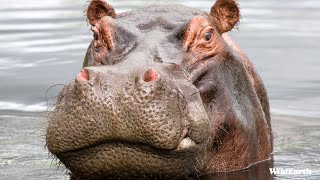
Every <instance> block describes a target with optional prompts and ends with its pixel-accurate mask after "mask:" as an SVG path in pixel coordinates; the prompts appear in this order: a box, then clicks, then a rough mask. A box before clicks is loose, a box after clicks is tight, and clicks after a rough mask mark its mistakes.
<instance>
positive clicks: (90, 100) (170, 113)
mask: <svg viewBox="0 0 320 180" xmlns="http://www.w3.org/2000/svg"><path fill="white" fill-rule="evenodd" d="M171 79H172V78H169V77H168V76H166V75H165V74H164V73H162V72H161V70H159V71H158V70H154V69H152V70H148V69H145V70H144V72H140V71H139V72H138V73H136V72H135V73H132V74H129V75H128V74H126V75H123V74H117V73H107V74H106V73H105V71H104V70H103V69H100V70H99V68H91V69H90V68H86V70H84V71H82V72H81V73H80V74H79V75H78V77H77V80H76V82H75V83H74V84H71V85H70V86H69V87H68V88H66V89H65V90H63V92H62V93H61V97H60V98H59V101H58V103H57V106H56V109H55V111H54V112H53V113H52V115H51V116H50V119H49V127H48V131H47V146H48V149H49V150H50V152H52V153H53V154H54V155H56V156H57V157H58V158H59V159H60V160H61V161H62V162H63V163H64V164H65V165H66V167H67V168H68V169H70V170H71V172H72V173H73V174H74V175H78V176H81V177H86V178H90V177H95V178H96V177H105V176H115V177H116V176H119V174H122V175H123V176H126V177H127V176H129V177H135V176H141V175H145V176H168V177H172V176H184V175H187V174H190V173H192V172H195V171H196V169H200V168H201V167H202V166H203V164H202V159H203V156H204V154H205V153H204V152H205V149H206V145H207V142H208V137H209V131H210V125H209V121H208V117H207V115H206V112H205V110H204V108H203V106H202V100H201V97H200V95H199V93H198V91H197V89H196V88H195V87H194V86H193V85H190V84H188V82H185V81H183V80H177V81H176V82H173V81H172V80H171ZM181 94H183V95H181ZM190 97H191V98H190ZM122 175H121V176H122Z"/></svg>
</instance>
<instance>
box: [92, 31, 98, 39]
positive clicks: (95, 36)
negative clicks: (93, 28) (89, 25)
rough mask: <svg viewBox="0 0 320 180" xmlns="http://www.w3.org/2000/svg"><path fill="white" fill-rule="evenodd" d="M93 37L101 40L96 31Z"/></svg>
mask: <svg viewBox="0 0 320 180" xmlns="http://www.w3.org/2000/svg"><path fill="white" fill-rule="evenodd" d="M93 38H94V40H96V41H98V40H99V36H98V34H97V33H95V32H94V33H93Z"/></svg>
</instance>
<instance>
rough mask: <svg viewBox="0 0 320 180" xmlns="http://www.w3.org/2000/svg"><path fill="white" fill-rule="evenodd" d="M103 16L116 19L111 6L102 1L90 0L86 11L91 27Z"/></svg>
mask: <svg viewBox="0 0 320 180" xmlns="http://www.w3.org/2000/svg"><path fill="white" fill-rule="evenodd" d="M104 16H110V17H112V18H116V12H115V10H114V9H113V7H112V6H110V5H109V4H108V3H106V2H105V1H104V0H91V1H90V4H89V6H88V10H87V18H88V21H89V23H90V24H91V25H93V26H94V25H95V24H96V23H97V21H99V20H100V19H101V18H103V17H104Z"/></svg>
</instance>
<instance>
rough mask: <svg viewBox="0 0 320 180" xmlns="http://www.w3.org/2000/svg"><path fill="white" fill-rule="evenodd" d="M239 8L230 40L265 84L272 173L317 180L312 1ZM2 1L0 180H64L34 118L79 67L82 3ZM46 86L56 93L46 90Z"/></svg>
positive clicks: (318, 96) (250, 3)
mask: <svg viewBox="0 0 320 180" xmlns="http://www.w3.org/2000/svg"><path fill="white" fill-rule="evenodd" d="M108 2H109V3H110V4H111V5H112V6H113V7H114V8H115V10H116V12H117V13H121V12H124V11H128V10H132V9H137V8H140V7H144V6H147V5H151V4H174V3H176V4H183V5H186V6H190V7H195V8H200V9H202V10H205V11H207V12H209V10H210V9H211V7H212V5H213V4H214V2H215V1H214V0H211V1H209V0H183V1H182V0H167V1H166V0H148V1H143V0H130V1H129V0H117V1H116V0H109V1H108ZM238 2H239V4H240V7H241V14H242V19H241V23H240V24H239V26H238V30H237V29H235V30H233V31H232V32H231V33H230V35H231V36H232V37H233V38H234V39H235V40H236V42H237V43H238V44H239V45H240V47H241V48H242V49H243V51H244V52H245V53H246V54H247V55H248V56H249V57H250V59H251V61H252V62H253V63H254V65H255V67H256V69H257V70H258V72H259V73H260V75H261V77H262V79H263V80H264V82H265V85H266V87H267V90H268V93H269V97H270V103H271V112H272V115H273V124H274V129H275V137H276V138H278V139H276V147H275V162H276V166H277V167H292V166H293V165H294V166H295V167H301V168H310V169H312V170H314V172H315V174H316V175H315V176H313V178H315V179H317V178H318V179H319V178H320V175H319V174H318V173H319V172H320V168H319V164H320V155H319V154H320V153H319V150H318V149H320V145H319V144H320V143H319V140H318V139H320V133H319V130H320V60H319V59H320V51H319V49H320V43H319V42H320V20H319V19H320V1H319V0H268V1H261V0H238ZM0 4H1V5H0V82H1V85H0V169H3V171H0V177H5V179H19V177H20V176H22V175H23V176H25V177H29V178H30V179H33V178H34V179H39V177H43V178H45V177H47V176H48V175H49V174H50V177H54V178H53V179H55V178H56V179H66V178H67V176H65V175H64V174H63V173H64V169H63V168H60V169H59V170H56V165H55V164H54V163H53V164H52V163H51V159H50V157H49V158H48V155H47V152H46V149H45V148H44V146H45V142H44V136H42V135H44V126H45V119H44V118H43V117H41V116H37V112H42V111H46V110H47V108H48V106H47V100H49V106H50V105H52V104H53V103H54V102H55V96H56V95H57V94H58V92H59V90H60V89H61V88H62V87H63V86H61V85H60V86H59V85H58V84H66V83H68V82H71V81H73V80H74V78H75V77H76V74H78V72H79V71H80V70H81V68H82V61H83V58H84V55H85V53H86V48H87V47H88V45H89V43H90V41H91V39H92V33H91V31H90V27H89V26H88V24H87V22H86V17H85V13H84V11H85V9H86V6H87V5H88V2H87V1H86V0H46V1H41V0H28V1H26V0H0ZM53 85H58V86H55V87H53V88H50V87H51V86H53ZM47 91H48V92H47ZM34 113H36V114H35V115H34ZM30 122H32V123H30ZM29 164H31V166H29ZM301 168H300V169H301ZM15 172H21V173H22V175H21V174H16V173H15ZM282 178H286V177H282ZM0 179H1V178H0ZM289 179H290V178H289Z"/></svg>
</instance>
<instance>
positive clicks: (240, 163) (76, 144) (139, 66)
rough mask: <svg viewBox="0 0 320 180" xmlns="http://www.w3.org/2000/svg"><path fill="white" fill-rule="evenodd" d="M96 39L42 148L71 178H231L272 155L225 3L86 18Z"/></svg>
mask: <svg viewBox="0 0 320 180" xmlns="http://www.w3.org/2000/svg"><path fill="white" fill-rule="evenodd" d="M87 16H88V21H89V23H90V24H91V25H92V31H93V33H94V40H93V41H92V42H91V44H90V46H89V48H88V51H87V55H86V59H85V62H84V67H85V68H84V69H83V70H82V71H81V73H79V75H78V76H77V78H76V80H75V82H74V83H71V84H70V85H69V86H67V87H66V88H65V89H64V90H63V91H62V92H61V93H60V97H59V98H58V102H57V105H56V109H55V111H54V112H53V113H52V114H51V115H50V117H49V126H48V130H47V147H48V149H49V151H50V152H51V153H53V154H54V155H55V156H57V157H58V158H59V159H60V161H61V162H62V163H63V164H65V165H66V167H67V168H68V169H69V170H70V171H71V173H72V177H73V178H75V179H77V178H79V179H105V178H106V177H109V178H110V177H113V178H128V177H131V178H154V177H157V178H180V177H185V176H189V175H194V174H205V173H211V172H221V171H234V170H240V169H243V168H246V167H248V166H249V165H250V164H252V163H255V162H258V161H262V160H266V159H268V158H269V157H270V153H271V152H272V131H271V126H270V114H269V103H268V97H267V93H266V90H265V88H264V85H263V83H262V81H261V79H260V77H259V76H258V74H257V73H256V72H255V70H254V68H253V66H252V64H251V63H250V61H249V59H248V58H247V56H246V55H245V54H244V53H243V52H242V51H241V49H240V48H239V47H237V45H236V44H235V43H234V42H233V41H232V40H231V39H230V37H229V36H228V35H227V34H226V32H227V31H229V30H231V29H232V28H233V27H234V25H235V24H236V23H237V22H238V21H239V16H240V14H239V9H238V6H237V5H236V2H234V1H233V0H218V1H217V2H216V4H215V5H214V6H213V8H212V10H211V12H210V14H208V13H205V12H202V11H200V10H197V9H193V8H188V7H185V6H181V5H172V6H150V7H147V8H144V9H141V10H136V11H131V12H125V13H122V14H119V15H117V14H116V13H115V11H114V9H113V8H112V7H111V6H110V5H109V4H107V3H106V2H104V1H101V0H92V1H91V2H90V5H89V7H88V11H87Z"/></svg>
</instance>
